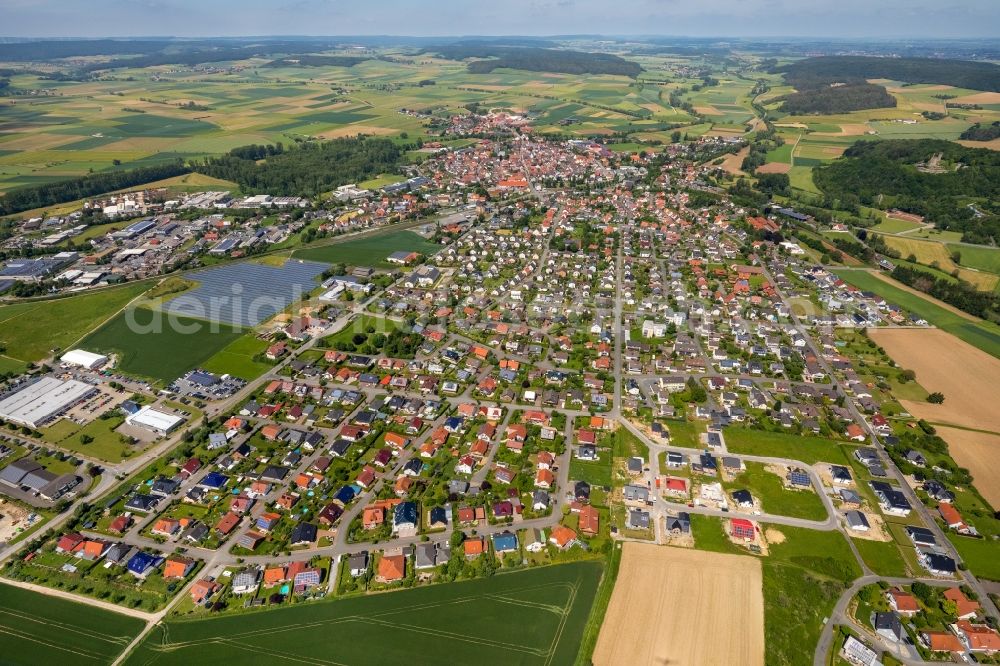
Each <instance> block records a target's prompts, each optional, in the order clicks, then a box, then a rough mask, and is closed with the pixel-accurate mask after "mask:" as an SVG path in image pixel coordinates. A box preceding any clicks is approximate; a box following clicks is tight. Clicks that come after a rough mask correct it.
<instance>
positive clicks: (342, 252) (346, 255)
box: [292, 231, 441, 268]
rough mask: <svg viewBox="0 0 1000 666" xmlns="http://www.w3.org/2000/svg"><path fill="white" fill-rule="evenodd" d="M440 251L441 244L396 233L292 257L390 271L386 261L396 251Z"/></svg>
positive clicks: (304, 252) (338, 244)
mask: <svg viewBox="0 0 1000 666" xmlns="http://www.w3.org/2000/svg"><path fill="white" fill-rule="evenodd" d="M440 249H441V246H440V245H437V244H436V243H431V242H429V241H427V240H425V239H424V238H423V237H422V236H420V235H418V234H415V233H413V232H412V231H396V232H393V233H388V234H379V235H373V236H370V237H365V238H358V239H357V240H349V241H347V242H344V243H334V244H332V245H322V246H320V247H310V248H305V249H302V250H296V251H295V253H294V254H293V255H292V256H293V257H294V258H296V259H306V260H308V261H321V262H325V263H328V264H337V263H343V264H347V265H349V266H373V267H377V268H388V267H390V266H392V265H393V264H390V263H389V262H387V261H386V260H385V258H386V257H388V256H389V255H390V254H392V253H393V252H399V251H408V252H409V251H413V252H420V253H422V254H425V255H431V254H434V253H436V252H438V251H439V250H440Z"/></svg>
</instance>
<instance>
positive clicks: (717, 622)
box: [594, 542, 764, 666]
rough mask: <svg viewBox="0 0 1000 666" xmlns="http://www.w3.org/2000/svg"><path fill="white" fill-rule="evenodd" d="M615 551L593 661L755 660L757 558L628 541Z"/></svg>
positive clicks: (637, 665)
mask: <svg viewBox="0 0 1000 666" xmlns="http://www.w3.org/2000/svg"><path fill="white" fill-rule="evenodd" d="M623 549H624V550H623V552H622V562H621V569H620V570H619V573H618V580H617V582H616V583H615V590H614V593H613V594H612V595H611V604H610V605H609V606H608V613H607V615H606V616H605V618H604V624H603V625H602V626H601V633H600V636H599V637H598V639H597V648H596V649H595V650H594V664H597V665H598V666H626V665H627V666H644V665H646V664H656V665H661V664H671V666H685V665H688V664H690V665H700V664H741V665H743V666H758V665H760V666H763V664H764V597H763V590H762V587H761V585H762V583H761V568H760V561H759V560H758V559H757V558H754V557H750V556H741V555H723V554H720V553H709V552H705V551H700V550H686V549H681V548H670V547H665V546H654V545H651V544H640V543H632V542H629V543H626V544H624V546H623ZM720 627H722V628H724V630H722V631H720Z"/></svg>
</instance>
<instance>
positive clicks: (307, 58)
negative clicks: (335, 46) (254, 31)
mask: <svg viewBox="0 0 1000 666" xmlns="http://www.w3.org/2000/svg"><path fill="white" fill-rule="evenodd" d="M368 60H372V58H367V57H365V56H331V55H297V56H290V57H288V58H278V59H277V60H272V61H271V62H269V63H267V64H266V65H264V67H354V66H355V65H360V64H361V63H363V62H365V61H368Z"/></svg>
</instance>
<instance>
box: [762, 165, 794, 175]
mask: <svg viewBox="0 0 1000 666" xmlns="http://www.w3.org/2000/svg"><path fill="white" fill-rule="evenodd" d="M791 170H792V165H791V164H788V163H786V162H768V163H767V164H765V165H763V166H759V167H757V173H788V172H789V171H791Z"/></svg>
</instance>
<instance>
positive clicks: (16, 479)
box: [0, 458, 80, 502]
mask: <svg viewBox="0 0 1000 666" xmlns="http://www.w3.org/2000/svg"><path fill="white" fill-rule="evenodd" d="M79 483H80V477H78V476H76V475H75V474H53V473H52V472H50V471H48V470H47V469H45V468H44V467H42V466H41V465H40V464H38V463H37V462H35V461H34V460H30V459H28V458H24V459H21V460H17V461H15V462H12V463H11V464H9V465H7V466H6V467H4V468H3V469H2V470H0V486H2V485H6V486H9V487H11V488H19V489H24V490H27V491H29V492H33V493H37V494H38V495H39V496H40V497H41V498H42V499H46V500H49V501H52V502H54V501H55V500H57V499H59V498H60V497H62V496H63V495H64V494H65V493H67V492H69V491H70V490H72V489H73V488H75V487H76V486H77V485H79Z"/></svg>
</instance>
